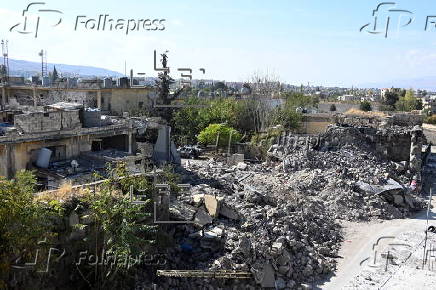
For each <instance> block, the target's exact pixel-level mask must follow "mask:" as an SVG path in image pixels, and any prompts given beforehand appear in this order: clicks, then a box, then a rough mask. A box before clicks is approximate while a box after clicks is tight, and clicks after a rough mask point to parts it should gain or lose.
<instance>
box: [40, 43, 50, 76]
mask: <svg viewBox="0 0 436 290" xmlns="http://www.w3.org/2000/svg"><path fill="white" fill-rule="evenodd" d="M38 55H39V56H40V57H41V78H43V77H46V76H48V72H47V51H44V50H42V49H41V51H40V52H39V53H38Z"/></svg>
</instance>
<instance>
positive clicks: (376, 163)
mask: <svg viewBox="0 0 436 290" xmlns="http://www.w3.org/2000/svg"><path fill="white" fill-rule="evenodd" d="M421 118H422V117H421V116H418V115H413V114H404V115H397V116H395V117H387V118H386V117H377V118H372V117H371V118H365V117H361V116H343V115H341V116H339V115H338V116H336V121H335V122H334V124H332V125H331V126H330V127H329V128H328V130H327V131H326V132H324V133H322V134H318V135H297V134H293V133H285V132H284V133H283V134H282V135H281V136H280V137H278V138H277V139H276V140H275V144H274V145H273V146H272V147H271V148H270V150H269V154H268V155H269V158H268V159H269V160H268V161H266V162H263V163H258V164H253V163H245V162H244V159H243V158H242V159H241V158H240V156H232V157H233V158H229V159H228V160H231V161H232V164H229V163H227V161H228V160H227V161H226V160H219V159H215V160H214V159H211V160H208V161H201V160H199V161H187V162H186V166H185V170H186V171H181V174H182V175H183V176H184V182H185V183H189V184H191V185H192V186H193V187H192V188H191V190H190V191H189V192H181V193H179V194H178V195H177V196H171V199H169V203H168V211H169V216H170V220H172V221H185V224H183V225H179V224H173V225H171V227H170V228H169V229H168V232H169V233H170V234H171V235H172V238H173V240H174V242H175V244H176V246H175V247H173V248H170V249H169V252H168V257H172V258H171V259H169V263H168V265H166V268H165V269H162V270H160V271H158V274H160V277H159V279H158V280H157V281H156V283H157V285H158V286H159V288H158V289H168V288H172V289H186V288H190V289H194V288H203V287H207V286H208V285H210V284H212V285H214V286H216V287H221V288H224V289H226V288H232V289H246V288H247V287H250V286H251V287H252V288H253V289H257V288H275V289H300V288H298V287H301V286H302V284H305V283H306V287H310V283H312V282H313V283H314V282H316V281H317V280H318V279H320V278H322V277H325V275H327V274H329V273H332V272H333V271H334V270H335V267H336V258H337V253H338V249H339V245H340V242H341V240H342V236H341V229H340V223H339V222H338V221H339V220H350V221H364V220H371V219H391V218H404V217H407V216H408V215H410V214H411V213H413V212H415V211H418V210H421V209H423V208H424V207H425V202H424V199H422V198H421V197H420V192H419V188H418V187H419V182H421V181H422V180H421V179H420V178H421V174H420V173H421V167H422V165H423V164H425V159H426V154H425V153H422V149H423V144H424V143H425V138H424V137H423V135H422V130H421V128H420V124H421V122H422V119H421ZM235 160H237V161H235ZM174 269H178V270H174ZM204 277H209V278H207V279H204ZM247 277H249V278H247ZM307 283H309V284H307ZM244 287H245V288H244Z"/></svg>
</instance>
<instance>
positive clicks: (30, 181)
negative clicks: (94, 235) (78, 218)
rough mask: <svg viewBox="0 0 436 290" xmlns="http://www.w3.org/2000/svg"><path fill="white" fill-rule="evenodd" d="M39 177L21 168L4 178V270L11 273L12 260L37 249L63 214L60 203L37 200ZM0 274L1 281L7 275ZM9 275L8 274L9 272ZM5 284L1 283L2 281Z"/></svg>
mask: <svg viewBox="0 0 436 290" xmlns="http://www.w3.org/2000/svg"><path fill="white" fill-rule="evenodd" d="M35 188H36V178H35V176H34V174H33V173H32V172H30V171H19V172H17V174H16V176H15V178H14V179H12V180H6V179H0V200H1V202H0V268H1V269H0V270H1V271H0V273H2V274H7V272H8V271H9V269H10V263H11V262H12V261H14V260H15V259H17V258H20V257H21V258H23V259H24V258H25V257H26V255H29V254H31V253H33V252H34V251H35V250H36V247H37V242H39V241H41V240H43V239H44V238H50V237H51V236H52V235H53V234H52V233H51V229H52V227H53V219H54V218H56V217H59V216H60V215H61V214H62V209H61V208H59V204H58V203H56V202H52V203H49V204H45V203H42V202H38V201H35V200H34V191H35ZM2 274H0V281H1V280H2V279H6V278H5V277H3V276H2ZM6 277H7V276H6ZM0 284H1V283H0Z"/></svg>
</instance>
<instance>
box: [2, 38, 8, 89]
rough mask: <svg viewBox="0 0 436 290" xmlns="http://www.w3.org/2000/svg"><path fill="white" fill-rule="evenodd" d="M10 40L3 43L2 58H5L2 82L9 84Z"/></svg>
mask: <svg viewBox="0 0 436 290" xmlns="http://www.w3.org/2000/svg"><path fill="white" fill-rule="evenodd" d="M8 42H9V41H8V40H3V39H2V41H1V43H2V56H3V67H4V71H3V72H2V76H1V77H2V82H3V83H8V82H9V48H8Z"/></svg>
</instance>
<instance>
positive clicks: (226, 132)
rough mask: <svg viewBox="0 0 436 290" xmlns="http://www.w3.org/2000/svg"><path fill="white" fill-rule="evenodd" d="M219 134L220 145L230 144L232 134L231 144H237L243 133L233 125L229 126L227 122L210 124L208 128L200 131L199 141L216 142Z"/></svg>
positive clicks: (209, 143)
mask: <svg viewBox="0 0 436 290" xmlns="http://www.w3.org/2000/svg"><path fill="white" fill-rule="evenodd" d="M218 135H219V143H218V146H219V147H226V146H228V143H229V138H230V135H231V136H232V137H231V138H232V139H231V144H235V143H236V142H239V140H240V139H241V134H240V133H239V132H238V131H236V130H235V129H233V128H232V127H229V126H227V125H225V124H210V125H209V126H207V128H205V129H204V130H202V131H201V132H200V134H199V135H198V142H199V143H200V144H203V145H213V144H216V140H217V137H218Z"/></svg>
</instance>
